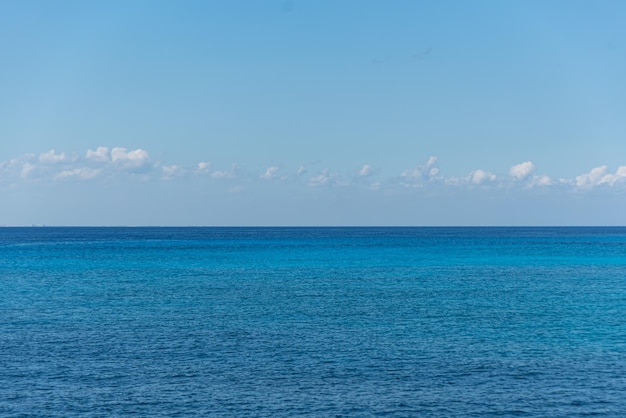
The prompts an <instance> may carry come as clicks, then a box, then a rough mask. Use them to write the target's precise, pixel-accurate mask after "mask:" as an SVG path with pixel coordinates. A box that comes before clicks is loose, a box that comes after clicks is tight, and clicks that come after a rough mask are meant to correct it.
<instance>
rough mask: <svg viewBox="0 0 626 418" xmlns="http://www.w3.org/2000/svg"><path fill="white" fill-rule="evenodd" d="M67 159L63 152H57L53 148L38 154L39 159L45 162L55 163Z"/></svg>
mask: <svg viewBox="0 0 626 418" xmlns="http://www.w3.org/2000/svg"><path fill="white" fill-rule="evenodd" d="M66 160H67V156H66V155H65V153H64V152H62V153H60V154H57V153H56V151H55V150H54V149H51V150H50V151H47V152H43V153H41V154H39V161H40V162H42V163H46V164H56V163H61V162H64V161H66Z"/></svg>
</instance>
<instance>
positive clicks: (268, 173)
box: [261, 165, 279, 180]
mask: <svg viewBox="0 0 626 418" xmlns="http://www.w3.org/2000/svg"><path fill="white" fill-rule="evenodd" d="M278 170H279V168H278V167H277V166H275V165H273V166H271V167H269V168H268V169H267V170H265V173H263V174H261V178H262V179H264V180H271V179H273V178H274V177H275V176H276V173H277V172H278Z"/></svg>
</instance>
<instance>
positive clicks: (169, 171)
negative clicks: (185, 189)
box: [161, 165, 182, 179]
mask: <svg viewBox="0 0 626 418" xmlns="http://www.w3.org/2000/svg"><path fill="white" fill-rule="evenodd" d="M161 170H162V171H163V177H164V178H166V179H171V178H172V177H175V176H176V175H178V174H181V173H182V170H181V168H180V167H179V166H177V165H164V166H163V167H161Z"/></svg>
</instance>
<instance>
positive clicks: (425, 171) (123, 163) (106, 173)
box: [0, 146, 626, 193]
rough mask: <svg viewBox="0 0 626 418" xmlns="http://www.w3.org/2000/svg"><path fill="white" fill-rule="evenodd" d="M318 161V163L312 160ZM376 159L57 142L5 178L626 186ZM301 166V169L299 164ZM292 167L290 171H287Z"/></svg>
mask: <svg viewBox="0 0 626 418" xmlns="http://www.w3.org/2000/svg"><path fill="white" fill-rule="evenodd" d="M309 164H316V163H309ZM372 166H373V164H372V165H370V164H363V165H362V166H361V167H360V168H358V169H357V170H355V171H354V170H351V171H346V172H345V173H343V175H340V174H337V172H335V171H334V170H333V168H332V167H326V168H324V169H323V170H321V171H317V172H316V173H315V174H307V173H309V171H308V170H307V168H306V167H305V165H300V166H294V167H293V168H291V169H284V168H283V167H279V166H277V165H272V166H269V167H267V168H264V169H263V170H260V171H256V170H255V171H248V170H246V169H245V168H242V167H241V166H239V165H237V164H232V166H231V167H230V168H229V169H216V168H214V167H213V165H212V164H211V163H210V162H199V163H197V164H196V165H195V166H193V165H192V166H190V167H185V166H183V165H179V164H171V163H164V162H161V161H152V160H151V158H150V154H149V153H148V151H146V150H144V149H141V148H138V149H127V148H124V147H114V148H110V147H106V146H98V147H97V148H95V149H87V150H86V152H84V153H76V152H74V153H66V152H57V151H56V150H55V149H54V148H53V149H50V150H48V151H46V152H42V153H39V154H34V153H30V154H24V155H21V156H19V157H16V158H13V159H9V160H5V161H0V184H2V183H4V184H6V183H8V184H19V182H24V183H26V182H45V181H60V180H63V181H71V180H76V181H88V180H92V179H96V178H98V179H118V180H123V179H133V180H135V181H136V180H154V181H166V180H170V179H178V180H177V181H194V180H193V179H194V178H196V179H200V178H205V179H206V178H211V179H214V180H215V181H227V182H228V186H229V187H232V188H236V187H239V186H244V185H245V186H246V187H253V185H254V183H255V182H257V183H261V182H263V181H268V180H277V179H280V180H292V181H294V183H299V184H300V185H306V186H309V187H320V186H333V187H343V186H345V187H355V188H358V189H360V190H368V189H371V190H381V189H382V190H388V191H391V189H394V188H395V189H396V190H398V187H402V188H415V189H419V188H421V187H428V190H430V191H435V190H445V189H447V190H451V191H453V190H462V189H463V188H465V189H467V190H472V189H475V188H476V186H480V188H482V189H489V190H492V191H493V192H494V193H498V190H504V189H506V190H507V193H508V192H511V191H516V192H519V193H524V190H529V189H534V188H549V190H551V191H557V190H561V191H565V190H572V191H581V192H583V191H586V190H592V189H594V188H597V187H604V188H609V187H617V186H620V185H625V186H626V165H621V166H619V167H618V168H617V169H616V170H615V171H614V172H609V170H608V168H607V166H606V165H601V166H598V167H594V168H593V169H591V170H590V171H589V172H588V173H584V174H581V175H579V176H576V177H574V178H558V177H554V178H552V177H550V176H548V175H545V174H540V175H537V174H535V173H534V172H535V165H534V164H533V163H532V162H531V161H525V162H522V163H520V164H516V165H513V166H512V167H510V169H509V170H508V176H507V173H506V172H505V173H494V172H491V171H489V170H486V169H476V170H473V171H471V172H470V173H469V174H467V175H466V176H443V175H442V174H441V172H440V170H439V166H438V159H437V157H435V156H431V157H429V158H428V159H427V160H426V161H424V162H423V163H421V164H418V165H417V166H415V167H414V168H412V169H408V170H404V171H402V172H401V173H400V174H399V175H396V177H391V178H380V179H378V178H377V179H376V180H377V181H373V180H374V179H373V178H372V177H371V176H372V175H373V174H378V173H375V170H374V169H373V168H372ZM296 167H297V169H296ZM284 173H288V174H284Z"/></svg>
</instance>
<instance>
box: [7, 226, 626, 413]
mask: <svg viewBox="0 0 626 418" xmlns="http://www.w3.org/2000/svg"><path fill="white" fill-rule="evenodd" d="M0 416H2V417H73V416H77V417H109V416H112V417H126V416H134V417H187V416H190V417H191V416H197V417H208V416H216V417H222V416H223V417H292V416H304V417H353V416H354V417H483V416H484V417H491V416H498V417H509V416H511V417H583V416H585V417H586V416H603V417H624V416H626V228H622V227H606V228H605V227H585V228H578V227H554V228H551V227H541V228H535V227H520V228H509V227H488V228H483V227H463V228H456V227H454V228H452V227H433V228H423V227H415V228H405V227H394V228H387V227H367V228H361V227H350V228H334V227H333V228H331V227H325V228H317V227H315V228H314V227H310V228H309V227H302V228H270V227H265V228H260V227H259V228H248V227H240V228H212V227H208V228H196V227H187V228H173V227H172V228H161V227H151V228H142V227H137V228H116V227H108V228H91V227H81V228H73V227H64V228H55V227H43V228H10V227H5V228H0Z"/></svg>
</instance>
